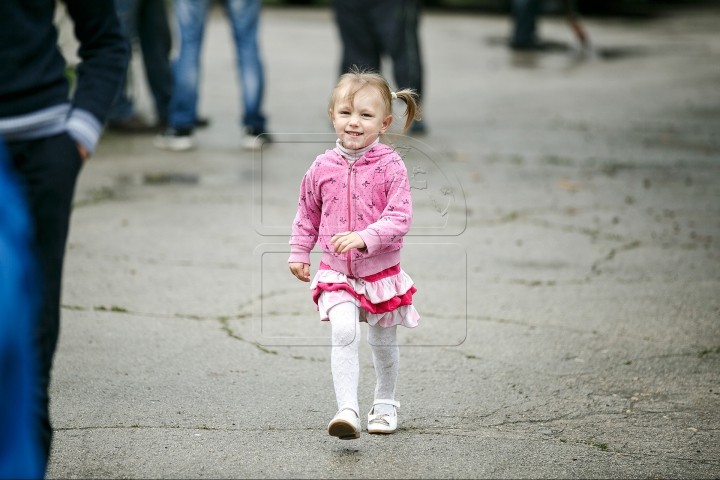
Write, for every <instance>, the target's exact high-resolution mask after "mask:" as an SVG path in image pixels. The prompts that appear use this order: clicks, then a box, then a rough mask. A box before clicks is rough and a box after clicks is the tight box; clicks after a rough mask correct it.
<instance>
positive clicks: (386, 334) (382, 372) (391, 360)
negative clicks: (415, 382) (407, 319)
mask: <svg viewBox="0 0 720 480" xmlns="http://www.w3.org/2000/svg"><path fill="white" fill-rule="evenodd" d="M396 329H397V326H393V327H387V328H383V327H380V326H378V325H376V326H374V327H373V326H370V325H368V335H367V341H368V343H369V344H370V348H371V349H372V355H373V363H374V364H375V374H376V375H377V385H376V386H375V399H376V400H380V399H383V400H395V386H396V385H397V378H398V367H399V366H400V348H399V347H398V344H397V332H396ZM374 413H375V414H376V415H393V414H394V409H393V406H392V405H384V404H378V405H375V411H374Z"/></svg>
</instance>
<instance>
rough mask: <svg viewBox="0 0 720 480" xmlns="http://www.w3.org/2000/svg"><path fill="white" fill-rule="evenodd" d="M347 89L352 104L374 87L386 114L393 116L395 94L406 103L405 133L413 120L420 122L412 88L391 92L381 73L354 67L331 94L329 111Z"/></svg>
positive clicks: (343, 76) (347, 96) (418, 108)
mask: <svg viewBox="0 0 720 480" xmlns="http://www.w3.org/2000/svg"><path fill="white" fill-rule="evenodd" d="M346 87H347V89H348V90H347V95H346V98H347V100H348V101H349V102H350V103H352V102H353V100H354V99H355V95H356V94H357V92H359V91H360V90H362V89H363V88H365V87H372V88H374V89H375V90H377V91H378V92H379V93H380V96H381V97H382V99H383V103H384V104H385V114H386V115H392V101H393V93H394V94H395V96H396V97H397V98H399V99H400V100H402V101H403V102H405V112H404V113H403V114H402V115H401V117H407V120H406V121H405V126H404V127H403V132H404V131H405V130H407V129H408V128H410V124H411V123H412V121H413V120H420V105H419V104H418V102H417V98H418V95H417V93H416V92H415V90H413V89H412V88H405V89H403V90H400V91H399V92H393V91H392V90H390V85H389V84H388V82H387V80H385V78H384V77H383V76H382V75H380V74H379V73H376V72H373V71H370V70H361V69H360V68H358V67H357V66H355V65H353V66H352V68H351V69H350V71H349V72H348V73H345V74H343V75H341V76H340V79H339V80H338V82H337V84H336V85H335V88H334V89H333V91H332V94H330V102H329V104H328V107H329V109H330V110H331V111H332V110H333V109H334V108H335V102H336V101H337V100H338V92H339V91H341V90H343V89H345V88H346Z"/></svg>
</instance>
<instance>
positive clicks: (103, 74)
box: [64, 0, 129, 152]
mask: <svg viewBox="0 0 720 480" xmlns="http://www.w3.org/2000/svg"><path fill="white" fill-rule="evenodd" d="M64 2H65V4H66V5H67V9H68V13H69V14H70V16H71V17H72V19H73V22H74V24H75V37H77V39H78V41H79V42H80V48H79V49H78V56H79V57H80V58H81V59H82V61H81V62H80V64H79V65H78V67H77V71H76V76H77V88H76V89H75V95H74V98H73V107H72V110H71V112H70V116H69V118H68V122H67V131H68V134H69V135H70V136H71V137H72V138H73V139H74V140H75V141H77V142H80V143H81V144H82V145H83V146H84V147H85V148H86V149H87V150H88V151H89V152H92V151H93V150H95V146H96V145H97V142H98V139H99V137H100V131H101V130H102V124H103V123H104V122H105V117H106V116H107V112H108V110H109V109H110V105H111V104H112V102H113V100H114V99H115V95H116V94H117V91H118V88H119V86H120V82H121V80H122V78H123V76H124V75H125V72H126V67H127V61H128V50H129V48H128V44H127V41H126V40H125V38H124V36H123V34H122V28H121V26H120V20H119V19H118V16H117V13H116V12H115V2H114V1H113V0H64Z"/></svg>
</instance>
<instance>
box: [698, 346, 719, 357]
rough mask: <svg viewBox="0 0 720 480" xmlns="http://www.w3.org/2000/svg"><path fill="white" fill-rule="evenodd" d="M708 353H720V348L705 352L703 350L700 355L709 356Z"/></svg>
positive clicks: (709, 349) (707, 349) (708, 349)
mask: <svg viewBox="0 0 720 480" xmlns="http://www.w3.org/2000/svg"><path fill="white" fill-rule="evenodd" d="M708 353H720V347H717V348H715V349H712V348H706V349H705V350H702V351H701V352H700V354H699V355H700V356H701V357H704V356H705V355H707V354H708Z"/></svg>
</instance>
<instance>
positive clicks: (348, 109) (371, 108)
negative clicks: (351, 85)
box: [329, 87, 392, 150]
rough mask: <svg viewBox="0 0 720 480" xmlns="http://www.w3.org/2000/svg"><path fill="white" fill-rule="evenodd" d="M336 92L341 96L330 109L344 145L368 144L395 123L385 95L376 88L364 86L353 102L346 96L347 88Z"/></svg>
mask: <svg viewBox="0 0 720 480" xmlns="http://www.w3.org/2000/svg"><path fill="white" fill-rule="evenodd" d="M337 93H338V100H337V101H336V102H335V106H334V107H333V108H332V110H329V113H330V118H331V119H332V122H333V126H334V127H335V133H336V134H337V136H338V138H339V139H340V141H341V142H342V145H343V147H345V148H349V149H352V150H357V149H358V148H363V147H367V146H368V145H370V144H371V143H372V142H374V141H375V139H376V138H378V136H379V135H380V134H381V133H385V131H386V130H387V129H388V127H389V126H390V123H392V115H386V113H387V112H386V110H385V104H384V102H383V100H382V96H381V95H380V92H378V91H377V90H376V89H375V88H372V87H366V88H363V89H361V90H360V91H358V92H357V93H356V94H355V98H354V101H353V102H352V103H350V102H349V101H348V100H347V95H346V94H347V88H345V90H343V91H341V92H337Z"/></svg>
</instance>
